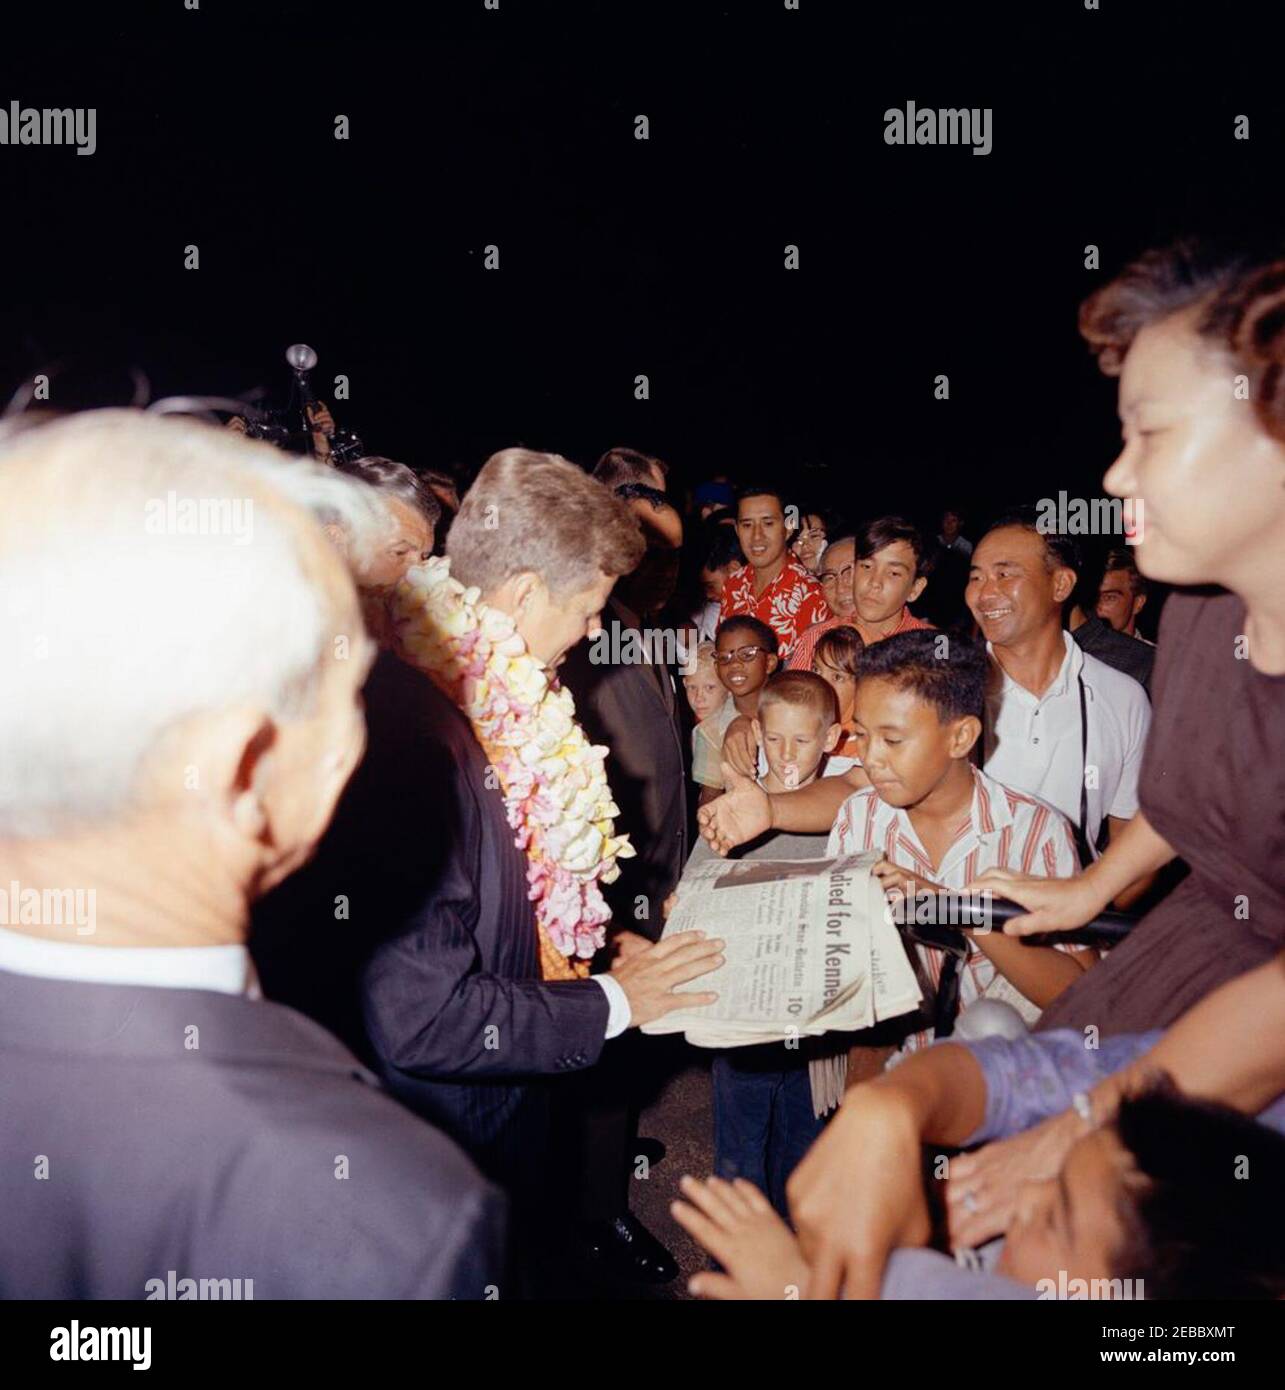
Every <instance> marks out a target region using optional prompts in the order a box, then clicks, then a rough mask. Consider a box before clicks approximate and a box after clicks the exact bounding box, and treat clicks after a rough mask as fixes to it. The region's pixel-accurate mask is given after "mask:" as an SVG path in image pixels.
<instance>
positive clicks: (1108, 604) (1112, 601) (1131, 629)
mask: <svg viewBox="0 0 1285 1390" xmlns="http://www.w3.org/2000/svg"><path fill="white" fill-rule="evenodd" d="M1147 597H1148V585H1147V581H1146V580H1145V579H1144V578H1143V576H1142V575H1141V574H1140V573H1139V572H1138V565H1137V562H1136V561H1135V560H1134V558H1133V551H1131V550H1113V551H1111V552H1110V554H1108V555H1107V560H1106V566H1105V569H1104V571H1103V574H1102V583H1101V584H1100V585H1099V586H1098V604H1097V611H1098V617H1099V618H1101V619H1102V621H1103V622H1104V623H1109V624H1110V625H1111V626H1112V627H1113V628H1115V630H1116V631H1117V632H1123V633H1124V634H1125V636H1126V637H1136V638H1137V640H1138V641H1139V642H1146V644H1147V646H1149V647H1153V646H1155V643H1154V642H1147V639H1146V638H1145V637H1144V636H1143V635H1142V633H1140V632H1139V631H1138V617H1139V615H1140V614H1141V612H1142V610H1143V609H1144V608H1145V607H1146V606H1147Z"/></svg>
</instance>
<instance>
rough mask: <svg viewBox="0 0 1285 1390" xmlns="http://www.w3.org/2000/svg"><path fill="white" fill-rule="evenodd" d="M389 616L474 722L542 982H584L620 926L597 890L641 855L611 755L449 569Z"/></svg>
mask: <svg viewBox="0 0 1285 1390" xmlns="http://www.w3.org/2000/svg"><path fill="white" fill-rule="evenodd" d="M391 616H392V620H393V626H394V630H395V632H396V633H397V640H398V646H399V650H400V651H401V653H402V655H403V656H404V658H405V659H406V660H408V661H409V662H410V663H411V664H412V665H414V666H416V667H418V668H419V669H420V670H422V671H424V672H425V673H426V674H427V675H429V676H430V677H432V679H433V680H434V681H435V682H436V683H437V685H438V686H439V687H440V688H441V689H442V690H443V691H444V692H445V693H446V694H447V695H448V696H449V697H450V698H451V700H452V701H454V703H455V704H456V705H457V706H458V707H459V709H460V710H461V711H462V712H463V713H464V714H465V715H466V716H467V718H468V720H469V722H470V723H471V724H472V726H473V732H474V734H475V735H476V736H477V740H478V742H479V743H480V744H481V745H482V748H483V751H484V752H485V753H486V756H487V759H488V761H489V762H490V763H491V766H492V767H493V768H494V769H495V773H496V776H497V778H498V780H499V783H500V789H501V791H502V792H503V795H504V804H505V809H506V812H507V815H508V821H509V824H510V825H511V826H512V827H513V830H514V832H515V835H514V843H515V844H516V845H517V847H518V848H519V849H521V850H523V851H525V853H526V857H527V886H528V894H529V897H530V899H531V901H532V902H533V903H535V917H536V926H537V928H538V930H539V933H540V938H541V946H542V951H541V958H542V968H543V973H544V976H545V978H546V979H547V978H559V977H560V978H570V977H572V976H577V975H584V974H587V973H588V962H589V960H590V958H591V957H592V956H593V955H594V953H595V952H596V951H597V950H598V949H599V948H600V947H601V946H602V945H603V942H604V941H605V940H606V930H605V927H606V923H607V922H608V920H609V919H610V917H611V913H610V910H609V909H608V907H607V905H606V903H605V902H604V901H603V897H602V892H601V890H600V888H599V886H598V885H599V884H600V883H612V882H614V880H615V879H616V878H617V877H618V876H619V873H620V868H619V865H618V864H617V862H616V861H617V860H618V859H621V858H629V857H630V856H631V855H632V854H633V853H634V850H633V846H632V845H631V844H630V843H629V837H628V836H627V835H617V834H616V833H615V825H614V817H616V816H618V815H619V814H620V808H619V807H618V806H617V805H616V803H615V802H614V801H613V800H612V798H611V788H610V787H609V786H608V785H607V774H606V770H605V768H604V766H603V760H604V759H605V757H606V755H607V749H606V748H602V747H594V746H593V745H591V744H590V743H589V741H588V739H587V738H585V735H584V732H583V731H582V730H581V728H580V726H579V724H577V723H576V718H575V705H574V702H573V701H572V699H571V692H570V691H568V690H564V689H562V688H561V687H560V686H557V685H555V684H553V683H552V682H551V680H550V676H549V672H548V670H547V668H546V667H545V666H544V664H543V663H542V662H540V661H538V660H537V659H536V658H535V657H533V656H532V655H531V654H530V653H529V652H528V651H527V649H526V643H525V642H524V641H523V639H522V637H521V635H520V634H519V633H518V631H517V628H516V626H515V624H514V622H513V619H512V618H510V617H509V616H508V615H507V614H505V613H501V612H500V611H499V610H498V609H495V608H491V607H489V606H488V605H487V604H485V603H483V602H482V601H481V597H480V595H479V592H478V590H477V589H476V588H470V589H466V588H465V587H464V586H463V585H462V584H461V583H460V582H459V581H458V580H456V579H452V578H451V574H450V566H449V563H448V562H447V561H446V560H444V559H432V560H429V561H428V562H427V563H425V564H423V565H417V566H416V567H415V568H414V569H412V570H410V571H409V572H408V573H407V575H406V577H405V579H404V580H403V581H402V583H401V584H400V585H399V586H398V588H397V590H396V592H395V593H394V595H393V598H392V602H391ZM550 948H551V949H550Z"/></svg>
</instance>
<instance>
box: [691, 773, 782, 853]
mask: <svg viewBox="0 0 1285 1390" xmlns="http://www.w3.org/2000/svg"><path fill="white" fill-rule="evenodd" d="M723 786H724V787H725V788H726V790H725V791H724V792H723V795H722V796H719V797H715V798H714V800H713V801H710V802H708V803H707V804H706V805H704V806H702V807H701V808H700V810H699V811H698V812H697V813H696V819H697V821H698V822H699V823H700V832H701V834H702V835H703V836H704V837H705V839H706V840H708V841H709V843H710V846H711V847H712V848H713V849H714V851H715V852H716V853H718V854H723V855H726V854H727V853H728V852H729V851H730V850H733V849H735V848H736V846H737V845H743V844H746V843H747V842H748V841H750V840H752V839H754V838H755V837H756V836H758V835H762V834H764V833H765V832H766V831H768V830H771V828H772V802H771V800H770V799H769V797H768V794H767V793H766V792H765V791H764V790H763V788H762V787H760V786H759V784H758V783H757V782H755V781H754V780H753V779H752V778H750V777H744V776H742V775H741V774H740V773H739V772H737V770H736V769H735V768H734V767H733V766H732V765H731V764H730V763H727V762H725V763H724V764H723Z"/></svg>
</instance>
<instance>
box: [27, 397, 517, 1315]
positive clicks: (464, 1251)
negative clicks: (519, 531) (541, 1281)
mask: <svg viewBox="0 0 1285 1390" xmlns="http://www.w3.org/2000/svg"><path fill="white" fill-rule="evenodd" d="M158 494H159V496H160V498H161V499H162V502H161V504H160V510H159V511H157V510H156V504H157V496H158ZM167 494H168V497H169V498H170V499H175V498H179V499H182V498H185V497H194V496H199V497H201V498H202V499H203V500H204V501H206V502H208V503H210V504H223V503H226V504H227V505H226V507H223V506H213V505H212V506H211V508H210V510H209V511H208V512H207V519H209V518H212V520H211V522H210V525H208V526H207V527H206V528H205V529H204V530H202V531H201V532H200V533H199V534H198V533H194V532H191V531H185V530H183V529H182V528H179V527H173V526H171V525H169V524H167V521H166V516H165V512H164V505H165V504H164V501H163V499H164V498H165V497H166V495H167ZM322 506H324V507H325V508H326V510H327V511H328V512H329V513H331V514H333V515H335V516H337V517H339V518H340V519H341V520H342V521H343V523H344V526H345V531H346V534H348V535H349V536H350V538H351V540H352V543H353V545H354V547H359V548H361V549H362V550H363V551H366V552H369V551H373V550H374V549H375V547H376V546H377V545H378V544H380V543H382V541H383V539H384V537H385V532H386V529H387V523H388V516H387V514H386V513H385V512H384V511H383V510H382V509H381V508H376V507H374V506H372V505H371V503H370V502H369V501H367V500H366V498H365V490H364V489H359V488H358V487H357V486H356V485H355V484H352V483H348V482H346V481H345V480H343V479H341V478H338V477H336V476H335V475H334V474H333V472H331V471H330V470H323V469H320V468H316V467H314V466H312V465H310V464H306V463H303V462H301V461H298V460H292V461H286V460H285V459H283V458H282V457H281V456H280V455H278V454H276V453H275V451H273V450H271V449H270V448H268V447H267V446H266V445H261V444H252V443H250V442H248V441H246V440H245V439H242V438H238V437H237V436H235V435H232V434H229V433H226V432H223V431H219V430H214V429H212V428H210V427H209V426H206V425H198V424H195V423H193V422H181V421H177V420H175V419H173V418H168V419H167V418H165V417H158V416H149V415H142V414H139V413H137V412H129V411H111V412H95V413H93V414H90V415H86V416H82V417H76V418H72V419H68V420H63V421H59V422H57V423H54V424H51V425H46V426H42V427H38V428H35V429H33V430H30V431H28V432H25V433H23V434H21V435H19V436H18V437H17V438H16V439H14V440H11V441H8V442H7V443H6V444H5V445H4V447H3V449H0V584H2V585H3V588H4V592H5V595H6V599H8V600H11V602H9V603H7V604H6V606H5V609H4V618H3V638H4V643H5V649H6V652H7V656H6V670H5V673H4V675H5V679H4V682H3V690H2V691H0V695H2V697H3V698H0V882H2V883H3V885H4V887H3V896H4V903H3V913H2V914H0V923H3V924H4V925H3V926H0V1114H2V1115H3V1123H2V1124H0V1209H3V1211H4V1219H3V1221H0V1297H3V1298H131V1299H143V1298H157V1297H174V1296H180V1297H182V1296H187V1297H216V1298H227V1297H231V1298H255V1299H263V1298H485V1297H490V1296H494V1293H495V1292H502V1291H503V1290H504V1289H505V1288H506V1287H507V1281H506V1278H505V1274H504V1265H503V1249H502V1247H503V1219H504V1200H503V1197H502V1196H501V1194H500V1193H499V1192H498V1191H497V1190H496V1189H495V1188H494V1187H493V1186H491V1185H490V1184H489V1183H487V1182H486V1181H484V1180H483V1178H482V1177H481V1176H480V1174H479V1173H478V1172H477V1170H476V1168H475V1167H474V1166H473V1164H472V1163H471V1162H470V1160H469V1159H468V1158H466V1157H465V1155H464V1154H463V1153H462V1152H461V1151H460V1149H459V1148H458V1147H457V1146H456V1144H455V1143H454V1142H453V1141H451V1140H450V1139H448V1138H447V1137H446V1136H444V1135H442V1134H440V1133H438V1132H437V1131H435V1130H434V1129H432V1128H430V1127H429V1126H427V1125H425V1124H424V1123H423V1122H422V1121H421V1120H419V1119H417V1118H415V1117H414V1116H412V1115H410V1114H409V1113H408V1112H407V1111H406V1110H404V1109H403V1108H402V1107H401V1106H399V1105H398V1104H397V1103H396V1102H395V1101H394V1100H392V1099H391V1098H390V1097H388V1096H387V1095H385V1094H383V1093H382V1089H381V1088H380V1086H379V1083H378V1081H377V1079H376V1078H375V1077H374V1076H373V1075H371V1074H370V1073H369V1072H368V1071H366V1070H365V1069H364V1068H362V1067H361V1066H360V1064H359V1063H358V1061H357V1060H356V1059H355V1058H354V1057H353V1056H352V1055H351V1054H350V1053H349V1052H347V1051H346V1050H345V1049H344V1048H343V1047H342V1046H341V1045H340V1044H339V1043H338V1042H336V1041H335V1039H334V1038H333V1037H331V1036H329V1035H328V1034H327V1033H325V1032H324V1031H323V1030H322V1029H321V1028H319V1027H318V1026H317V1025H316V1024H314V1023H312V1022H310V1021H309V1020H308V1019H305V1018H303V1017H301V1016H300V1015H299V1014H297V1013H295V1012H293V1011H292V1010H290V1009H287V1008H284V1007H281V1006H280V1005H277V1004H271V1003H266V1002H264V1001H262V1000H261V999H260V998H259V997H258V993H259V992H258V987H257V982H256V979H255V973H254V970H253V967H252V965H251V962H250V958H249V955H248V953H247V950H246V945H245V939H246V932H247V927H248V923H249V908H250V903H251V901H252V900H253V899H254V898H255V897H257V896H258V895H259V894H260V893H262V892H263V891H265V890H266V889H268V888H270V887H271V886H272V885H274V884H275V883H277V882H279V881H281V880H282V879H283V878H284V877H285V876H287V875H288V874H290V873H291V872H292V871H293V870H294V869H295V868H297V867H298V865H299V864H300V863H301V862H302V861H303V860H304V859H305V858H306V857H307V855H308V854H309V853H310V851H311V850H312V848H313V846H314V845H315V844H316V842H317V839H318V838H319V836H320V834H321V832H322V831H323V829H324V828H325V826H326V823H327V821H328V820H329V818H330V814H331V812H332V810H333V808H334V805H335V801H336V799H337V797H338V795H339V793H340V791H341V790H342V788H343V786H344V783H345V782H346V780H347V778H348V776H349V774H350V773H351V771H352V769H353V767H354V766H355V764H356V763H357V761H358V759H359V758H360V756H361V752H362V745H363V738H364V730H363V723H362V718H361V712H360V705H359V702H358V690H359V688H360V685H361V681H362V679H363V677H364V674H365V672H366V669H367V667H368V665H369V662H370V658H371V655H372V648H371V644H370V642H369V640H368V639H367V638H366V636H365V635H364V632H363V629H362V621H361V615H360V611H359V608H358V602H357V595H356V592H355V590H354V587H353V584H352V581H351V579H350V578H349V576H348V573H347V571H346V569H345V567H344V565H343V563H342V561H341V559H340V557H339V555H338V553H337V552H336V551H335V549H334V548H333V546H332V545H331V544H330V543H329V542H328V541H327V539H326V536H325V534H324V532H323V530H322V528H321V527H320V526H319V525H317V524H316V522H315V521H314V520H313V519H312V518H311V517H310V516H309V515H308V512H307V511H306V510H305V509H304V508H305V507H310V508H311V507H318V508H319V507H322ZM157 519H158V520H157ZM153 521H156V523H157V524H153ZM145 523H146V524H145ZM86 603H92V605H93V609H92V617H91V620H90V621H86V607H85V605H86ZM86 671H90V672H93V673H94V678H93V680H92V681H91V680H87V679H85V672H86Z"/></svg>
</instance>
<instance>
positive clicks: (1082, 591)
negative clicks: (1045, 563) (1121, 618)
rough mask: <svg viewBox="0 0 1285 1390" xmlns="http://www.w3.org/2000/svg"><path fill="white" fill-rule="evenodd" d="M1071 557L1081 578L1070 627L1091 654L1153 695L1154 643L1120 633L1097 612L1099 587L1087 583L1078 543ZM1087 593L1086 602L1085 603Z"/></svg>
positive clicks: (1069, 550) (1071, 549) (1069, 617)
mask: <svg viewBox="0 0 1285 1390" xmlns="http://www.w3.org/2000/svg"><path fill="white" fill-rule="evenodd" d="M1067 558H1068V559H1070V560H1073V561H1074V562H1075V563H1076V565H1077V569H1078V581H1077V584H1076V588H1075V590H1074V591H1073V592H1072V594H1071V599H1070V601H1069V603H1068V606H1067V612H1066V626H1067V628H1068V629H1069V631H1070V633H1071V636H1072V637H1074V638H1075V640H1076V642H1077V643H1078V644H1079V646H1080V647H1081V648H1082V649H1083V650H1084V651H1086V652H1088V654H1089V655H1090V656H1096V657H1097V659H1098V660H1099V661H1102V662H1105V663H1106V664H1107V665H1108V666H1110V667H1112V668H1113V669H1114V670H1116V671H1122V672H1123V673H1124V674H1125V675H1126V676H1132V677H1133V679H1134V680H1135V681H1137V682H1138V684H1139V685H1140V686H1141V687H1142V688H1143V690H1145V691H1146V692H1147V694H1148V696H1150V694H1151V672H1152V668H1153V667H1154V666H1155V664H1156V649H1155V647H1153V646H1152V645H1151V643H1150V642H1138V641H1135V640H1134V639H1133V638H1132V637H1127V636H1126V635H1125V634H1124V633H1123V632H1117V631H1116V630H1115V628H1114V627H1112V626H1111V624H1110V623H1108V622H1107V621H1106V619H1105V618H1103V617H1102V616H1101V614H1099V613H1097V612H1096V611H1095V609H1096V605H1097V594H1098V593H1099V589H1098V588H1096V587H1091V586H1090V585H1088V584H1086V583H1085V580H1086V577H1087V576H1086V575H1085V572H1084V569H1083V567H1082V565H1081V563H1080V562H1081V559H1082V556H1081V553H1080V547H1079V546H1078V545H1075V546H1068V547H1067ZM1081 596H1083V602H1081V601H1080V600H1081Z"/></svg>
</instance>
